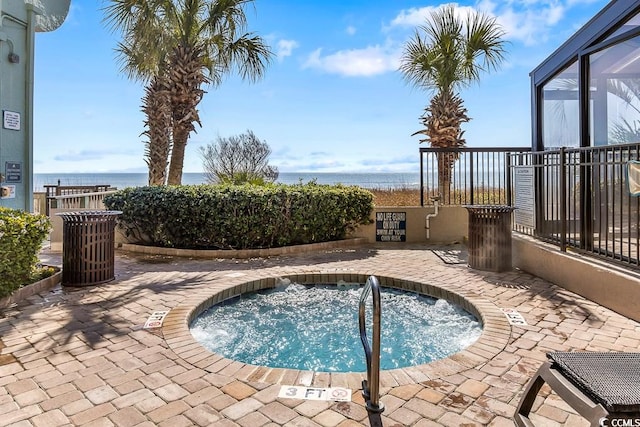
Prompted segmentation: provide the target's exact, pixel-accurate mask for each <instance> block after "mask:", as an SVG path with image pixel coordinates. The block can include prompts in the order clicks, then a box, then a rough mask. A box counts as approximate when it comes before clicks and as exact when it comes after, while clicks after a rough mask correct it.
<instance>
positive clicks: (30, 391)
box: [0, 245, 640, 427]
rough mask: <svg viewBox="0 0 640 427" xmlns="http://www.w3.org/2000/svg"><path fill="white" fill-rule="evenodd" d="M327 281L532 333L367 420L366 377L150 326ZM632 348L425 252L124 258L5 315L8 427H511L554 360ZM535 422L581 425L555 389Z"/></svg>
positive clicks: (536, 286)
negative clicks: (211, 345) (258, 286)
mask: <svg viewBox="0 0 640 427" xmlns="http://www.w3.org/2000/svg"><path fill="white" fill-rule="evenodd" d="M42 258H43V260H44V261H46V262H49V263H53V264H59V263H60V254H52V253H46V252H45V253H43V254H42ZM321 271H322V272H327V271H329V272H331V271H336V272H341V273H345V274H346V273H353V274H356V273H366V274H381V275H384V276H390V277H397V278H405V277H407V276H409V277H410V278H412V279H416V278H420V280H421V281H422V282H425V283H430V284H432V285H435V286H439V287H443V288H447V289H450V290H454V291H459V292H460V293H462V294H464V295H469V296H472V297H473V299H474V300H477V301H482V302H483V303H486V304H488V305H492V306H495V307H496V308H513V309H516V310H518V312H520V313H521V314H522V315H523V316H524V318H525V320H526V322H527V323H528V326H508V324H507V326H506V327H504V328H503V329H505V330H504V331H498V332H499V334H500V333H504V334H506V335H505V336H506V338H507V339H505V340H504V344H494V347H496V346H498V347H499V348H498V349H497V350H495V351H493V350H492V349H491V348H488V349H487V352H486V357H485V358H484V359H483V358H479V357H477V356H478V355H479V354H482V345H484V344H482V345H480V346H477V347H476V348H477V350H476V351H475V353H474V354H473V355H472V354H470V355H469V356H470V357H469V358H467V357H460V356H459V357H457V358H455V357H454V358H451V359H447V360H446V361H445V362H441V363H435V364H433V366H430V365H424V366H425V367H424V368H422V369H415V370H411V371H409V372H408V373H404V371H392V372H388V371H385V372H383V373H382V375H381V395H382V397H381V401H382V402H383V403H384V405H385V411H384V412H383V413H382V414H381V415H380V416H371V417H370V416H369V415H368V413H367V411H366V409H365V407H364V402H363V399H362V397H361V395H360V391H359V390H358V386H357V381H352V382H350V381H349V380H348V379H346V380H345V379H344V378H343V379H342V380H338V377H332V376H331V375H329V374H325V373H318V374H309V373H306V372H297V371H288V370H269V369H267V368H256V367H247V366H246V365H242V364H239V363H237V362H232V361H227V360H226V359H221V358H220V357H218V356H216V355H213V354H210V353H206V354H205V353H202V349H201V348H200V347H199V345H197V344H195V345H193V344H192V342H191V341H188V342H187V343H186V344H185V345H178V346H176V342H180V340H179V339H177V338H175V336H174V335H172V337H173V338H168V337H167V335H171V334H172V333H173V332H175V330H174V329H172V328H174V326H171V325H165V327H163V328H161V329H143V325H144V323H145V321H146V320H147V318H148V317H149V315H150V314H151V313H152V312H154V311H158V310H171V309H173V308H176V307H181V306H183V305H184V304H185V303H186V302H188V301H190V300H192V299H194V296H196V295H199V294H206V293H207V292H209V289H211V288H212V287H214V286H216V287H222V288H224V286H226V285H225V284H226V283H228V284H229V286H230V285H231V284H237V283H238V281H239V280H245V281H251V280H257V279H261V278H267V277H280V276H283V275H294V274H312V273H314V272H321ZM603 285H605V284H603ZM178 311H179V310H178ZM169 316H171V313H170V315H169ZM178 323H179V322H178ZM175 327H176V328H179V327H180V325H177V326H175ZM499 334H498V335H499ZM498 335H496V337H497V336H498ZM184 339H186V340H190V338H189V337H186V338H184ZM483 339H489V340H490V334H489V336H485V337H483ZM172 340H173V341H172ZM498 341H499V340H498V338H496V342H498ZM191 345H193V347H192V348H193V350H194V352H192V353H189V350H188V346H191ZM488 347H491V345H488ZM176 348H178V350H177V351H175V350H176ZM639 348H640V325H639V324H638V323H637V322H635V321H632V320H629V319H627V318H625V317H623V316H621V315H618V314H616V313H614V312H612V311H611V310H608V309H606V308H603V307H601V306H599V305H597V304H595V303H593V302H590V301H588V300H585V299H584V298H582V297H580V296H578V295H576V294H573V293H571V292H568V291H565V290H563V289H561V288H558V287H556V286H555V285H553V284H551V283H548V282H546V281H544V280H541V279H539V278H536V277H532V276H530V275H528V274H525V273H522V272H519V271H512V272H508V273H487V272H479V271H474V270H470V269H469V268H468V267H466V265H464V264H445V263H444V262H443V261H442V259H441V258H439V257H437V256H436V255H434V253H433V252H432V251H431V250H429V248H428V247H423V246H415V245H414V246H406V247H397V246H373V245H372V246H360V247H355V248H349V249H335V250H323V251H318V252H314V253H306V254H298V255H295V254H294V255H288V256H278V257H271V258H265V259H263V258H256V259H244V260H240V259H238V260H233V259H214V260H195V259H186V258H177V257H169V256H151V255H145V256H142V255H133V254H130V253H126V252H122V251H119V252H118V253H117V255H116V280H114V281H112V282H109V283H106V284H103V285H99V286H91V287H84V288H62V287H60V286H57V287H56V288H54V289H53V290H51V291H50V292H45V293H42V294H39V295H37V296H34V297H31V298H29V299H28V300H27V301H24V302H21V303H19V304H18V305H17V306H13V307H10V308H7V309H4V310H1V311H0V414H1V415H0V426H47V427H50V426H64V425H83V426H85V425H87V426H88V425H91V426H94V425H95V426H155V425H158V426H170V427H179V426H190V425H198V426H210V425H215V426H247V427H258V426H326V427H328V426H342V427H345V426H356V425H383V426H420V427H422V426H462V425H464V426H474V425H478V426H483V425H490V426H512V425H513V422H512V421H511V417H512V415H513V413H514V411H515V407H516V405H517V404H518V402H519V399H520V396H521V393H522V390H523V388H524V386H525V384H526V383H527V381H528V380H529V379H530V378H531V377H532V375H533V374H534V372H535V371H536V369H537V368H538V366H539V365H540V364H541V362H542V361H543V360H545V353H546V352H548V351H554V350H593V351H638V349H639ZM200 353H202V357H201V358H198V357H199V356H198V357H196V358H195V359H198V360H200V361H205V360H208V361H210V362H213V361H214V360H215V361H220V362H218V365H217V366H214V365H215V363H204V362H202V363H198V362H197V361H195V359H194V358H193V357H191V355H193V354H200ZM207 358H210V359H207ZM292 372H293V373H292ZM356 377H357V378H359V377H358V376H357V375H355V376H354V378H356ZM332 381H334V384H333V385H336V384H337V383H336V382H335V381H343V385H347V386H349V387H350V388H352V391H353V399H352V402H323V401H312V400H298V399H282V398H278V392H279V390H280V387H281V386H280V384H291V385H294V384H301V385H308V384H316V385H317V384H324V385H327V386H329V385H332ZM345 381H346V383H345ZM532 419H533V420H534V422H536V423H537V424H538V425H544V426H556V425H557V426H560V425H567V426H574V425H575V426H579V425H588V423H587V422H586V421H585V420H583V419H581V418H580V417H579V416H577V415H576V414H575V412H573V411H572V410H571V409H570V408H569V407H568V406H567V405H566V404H565V403H564V402H563V401H562V400H560V399H559V398H558V397H557V396H556V395H555V394H554V393H550V392H549V389H548V388H547V387H546V386H545V388H543V391H542V393H541V396H540V397H539V399H538V401H537V402H536V405H535V406H534V414H532Z"/></svg>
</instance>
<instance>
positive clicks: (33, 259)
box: [0, 207, 51, 298]
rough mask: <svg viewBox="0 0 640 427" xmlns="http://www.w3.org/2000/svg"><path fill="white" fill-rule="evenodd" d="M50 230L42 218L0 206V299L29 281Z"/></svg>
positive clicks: (47, 221) (43, 217)
mask: <svg viewBox="0 0 640 427" xmlns="http://www.w3.org/2000/svg"><path fill="white" fill-rule="evenodd" d="M50 228H51V225H50V223H49V219H48V218H47V217H46V216H44V215H33V214H30V213H26V212H22V211H19V210H14V209H8V208H3V207H0V254H1V256H0V298H1V297H5V296H7V295H10V294H11V293H12V292H13V291H15V290H16V289H18V288H19V287H21V286H23V285H26V284H28V283H29V282H30V279H31V275H32V272H33V270H34V269H35V268H36V264H37V263H38V256H37V255H38V252H39V251H40V247H41V246H42V242H43V241H44V239H45V238H46V236H47V233H48V232H49V230H50Z"/></svg>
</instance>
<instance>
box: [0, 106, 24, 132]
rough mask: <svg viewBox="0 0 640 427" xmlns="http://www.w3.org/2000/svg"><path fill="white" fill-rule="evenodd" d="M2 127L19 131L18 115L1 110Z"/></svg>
mask: <svg viewBox="0 0 640 427" xmlns="http://www.w3.org/2000/svg"><path fill="white" fill-rule="evenodd" d="M2 127H3V128H5V129H11V130H20V113H16V112H15V111H8V110H3V111H2Z"/></svg>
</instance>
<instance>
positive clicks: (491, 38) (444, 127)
mask: <svg viewBox="0 0 640 427" xmlns="http://www.w3.org/2000/svg"><path fill="white" fill-rule="evenodd" d="M504 34H505V33H504V31H503V30H502V28H501V27H500V25H499V24H498V23H497V22H496V20H495V18H491V17H489V16H487V15H485V14H482V13H479V12H475V11H474V12H471V13H468V14H467V16H466V18H462V17H459V16H458V15H457V10H456V7H455V6H454V5H446V6H442V7H440V8H438V9H436V10H435V11H433V12H432V13H431V14H430V18H428V19H427V22H426V24H425V25H422V26H420V27H418V29H417V30H416V32H415V34H414V36H413V38H412V39H410V40H409V41H408V42H407V43H406V45H405V47H404V51H403V54H402V58H401V62H400V72H401V73H402V74H403V77H404V78H405V80H406V81H407V82H408V83H409V84H411V85H413V86H416V87H418V88H420V89H426V90H427V91H429V92H432V93H434V96H433V97H432V98H431V101H430V103H429V106H427V107H426V108H425V113H424V114H423V115H422V117H421V121H422V124H423V125H424V129H422V130H419V131H418V132H415V133H414V134H413V135H417V134H422V135H424V136H425V138H423V139H421V140H420V143H422V142H428V143H430V144H431V146H432V147H435V148H459V147H463V146H464V145H465V140H464V138H463V135H464V131H463V130H462V123H464V122H468V121H469V120H470V118H469V117H468V116H467V109H466V108H465V107H464V102H463V100H462V98H461V97H460V95H459V94H458V91H459V90H460V89H461V88H464V87H467V86H469V85H470V84H471V83H473V82H476V81H479V80H480V75H481V73H482V72H488V71H491V70H495V69H497V68H498V66H499V65H500V63H501V62H502V61H503V60H504V56H505V44H506V41H505V40H504V39H503V37H504ZM437 158H438V182H439V185H438V187H439V188H438V191H439V192H440V194H441V196H443V197H448V195H449V188H450V185H451V169H452V168H453V165H454V163H455V161H456V160H457V159H458V155H457V154H455V153H453V154H447V153H438V156H437Z"/></svg>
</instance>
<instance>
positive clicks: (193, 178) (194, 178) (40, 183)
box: [33, 172, 420, 192]
mask: <svg viewBox="0 0 640 427" xmlns="http://www.w3.org/2000/svg"><path fill="white" fill-rule="evenodd" d="M314 180H315V182H317V183H318V184H330V185H333V184H344V185H358V186H361V187H364V188H375V189H394V188H414V189H417V188H420V173H418V172H415V173H411V172H410V173H398V172H388V173H387V172H380V173H329V172H322V173H320V172H281V173H280V175H279V177H278V181H277V182H279V183H281V184H298V183H307V182H311V181H314ZM33 181H34V185H33V190H34V191H36V192H41V191H44V186H45V185H55V184H58V183H60V185H106V184H108V185H110V186H112V187H115V188H119V189H122V188H126V187H140V186H144V185H147V174H146V173H36V174H34V176H33ZM205 182H206V178H205V175H204V174H203V173H185V174H184V175H183V176H182V183H183V184H187V185H190V184H204V183H205Z"/></svg>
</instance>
